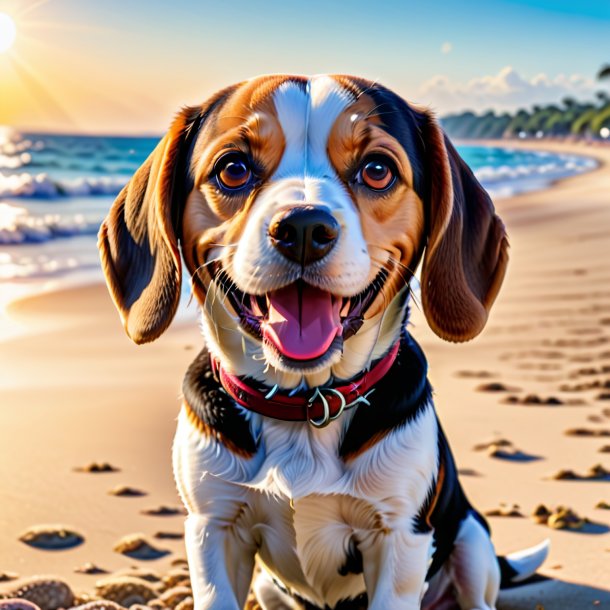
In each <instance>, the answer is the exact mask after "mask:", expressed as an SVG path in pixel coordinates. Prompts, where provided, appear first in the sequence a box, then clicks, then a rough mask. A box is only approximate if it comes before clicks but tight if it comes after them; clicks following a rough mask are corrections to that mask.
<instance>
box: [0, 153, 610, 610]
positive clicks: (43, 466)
mask: <svg viewBox="0 0 610 610" xmlns="http://www.w3.org/2000/svg"><path fill="white" fill-rule="evenodd" d="M505 144H506V143H505V142H503V145H505ZM515 144H519V143H515ZM522 144H525V145H530V143H522ZM536 144H538V142H536ZM561 148H562V151H565V152H570V154H576V153H574V150H573V149H572V150H571V151H568V145H566V144H565V143H562V144H561ZM590 152H591V153H592V154H591V156H595V157H599V159H598V161H599V163H600V165H599V167H597V168H596V169H593V170H591V171H589V172H586V173H581V174H578V175H575V176H570V177H567V178H563V179H560V180H558V181H556V182H555V183H554V184H553V185H552V186H550V187H549V188H547V189H544V190H538V191H529V192H527V193H522V194H519V195H516V196H514V197H510V198H500V199H498V200H497V201H496V208H497V210H498V212H499V214H500V215H501V217H502V219H503V220H504V221H505V223H506V225H507V228H508V232H509V238H510V242H511V250H510V256H511V262H510V264H509V271H508V274H507V278H506V282H505V285H504V286H503V288H502V290H501V292H500V296H499V297H498V300H497V302H496V304H495V306H494V309H493V310H492V312H491V316H490V320H489V322H488V325H487V328H486V329H485V331H484V332H483V333H482V335H481V336H480V337H478V338H477V339H475V340H474V341H472V342H469V343H466V344H460V345H455V344H449V343H446V342H443V341H441V340H440V339H438V338H437V337H436V336H434V335H433V334H432V332H431V331H430V329H429V328H428V327H427V324H426V322H425V320H424V319H423V316H422V315H421V312H420V311H419V310H418V309H417V307H413V315H412V318H411V326H410V331H411V332H412V334H413V336H414V337H415V339H416V340H417V341H418V343H420V344H421V345H422V347H423V349H424V352H425V354H426V357H427V359H428V362H429V365H430V379H431V383H432V385H433V387H434V389H435V406H436V409H437V412H438V413H439V417H440V419H441V421H442V425H443V427H444V429H445V431H446V433H447V436H448V438H449V442H450V444H451V447H452V450H453V452H454V454H455V456H456V460H457V463H458V467H459V469H460V471H461V481H462V484H463V486H464V487H465V489H466V492H467V494H468V496H469V498H470V499H471V501H472V503H473V505H474V506H476V507H477V509H479V510H480V511H481V512H483V513H485V512H488V511H490V510H491V511H493V510H494V509H498V508H501V507H502V505H504V506H505V507H511V506H512V505H513V504H516V505H518V508H516V509H515V510H516V511H517V512H518V513H520V514H521V515H522V517H506V516H491V517H488V521H489V522H490V525H491V528H492V532H493V540H494V543H495V545H496V549H497V551H498V552H499V553H501V554H505V553H509V552H512V551H515V550H518V549H521V548H527V547H530V546H533V545H535V544H537V543H539V542H541V541H542V540H544V539H545V538H550V539H551V541H552V546H551V555H550V558H549V560H548V561H547V562H546V563H545V564H544V565H543V567H542V569H541V571H540V573H541V574H542V575H544V576H546V577H548V578H551V579H553V580H550V581H546V582H540V583H537V584H534V585H529V586H527V587H520V588H517V589H513V590H510V591H507V592H505V593H503V595H502V598H501V602H500V603H499V604H498V610H525V609H528V610H531V608H533V607H534V606H535V605H536V603H540V604H542V605H543V606H544V607H545V608H546V609H547V610H559V609H560V610H572V609H574V610H581V609H582V608H585V607H590V606H591V605H592V604H593V602H594V601H596V600H597V601H600V600H601V603H602V604H606V603H607V604H610V591H609V590H608V584H607V574H608V570H610V551H609V550H608V549H609V548H610V511H608V510H607V509H601V508H595V506H596V503H598V502H601V501H606V502H610V497H608V492H607V487H608V485H607V483H606V484H605V485H604V482H600V481H595V480H582V481H571V480H558V479H555V478H553V477H554V475H555V474H556V473H557V472H559V471H560V470H565V469H569V470H573V471H574V472H575V473H576V474H579V475H580V474H583V473H586V472H588V469H590V468H591V467H592V466H594V465H595V464H597V463H600V464H602V465H604V467H605V468H607V469H610V459H609V456H610V452H608V453H601V452H600V449H601V448H602V447H603V446H604V445H608V444H610V439H609V438H602V436H601V432H603V431H604V430H610V409H609V408H608V407H610V403H609V402H608V401H607V400H605V399H604V400H602V399H599V398H598V396H599V395H601V394H602V393H603V392H604V391H605V390H604V388H603V384H604V383H606V380H607V379H608V378H609V377H610V374H608V373H604V372H603V371H604V370H605V368H604V367H607V369H608V371H610V290H607V289H606V287H607V286H608V283H609V281H610V262H607V258H608V257H607V252H608V251H610V243H609V242H610V231H609V228H610V201H608V195H607V194H608V192H610V175H608V171H607V170H608V167H609V166H610V148H603V147H599V148H593V149H592V150H591V151H590ZM8 311H9V314H10V316H11V319H16V320H18V321H19V323H20V324H22V325H23V326H24V328H25V329H26V330H27V331H28V332H27V334H23V335H19V336H16V337H12V338H10V339H7V340H5V341H0V358H1V359H2V362H3V367H2V370H0V404H1V405H2V407H3V408H2V409H0V429H2V430H4V431H5V432H6V434H5V437H6V438H5V441H4V442H3V443H2V444H0V477H2V481H3V484H4V489H5V497H6V500H5V501H4V502H3V503H2V504H1V505H0V521H1V522H2V523H3V531H2V537H1V538H0V572H2V571H7V572H17V573H19V574H20V575H21V576H22V577H27V576H30V575H32V574H41V573H42V574H49V573H51V574H56V575H58V576H60V577H62V578H64V579H66V580H67V581H68V582H70V583H71V584H74V586H75V589H76V590H84V591H92V590H93V589H94V584H95V582H96V581H97V580H98V579H99V578H101V577H103V576H95V575H90V574H82V573H75V572H74V569H75V568H76V567H79V566H82V565H83V564H84V563H86V562H94V563H96V564H97V565H99V566H100V567H102V568H105V569H106V570H108V571H110V572H113V573H115V572H117V571H119V570H125V569H128V568H129V567H130V566H131V565H133V564H134V563H136V564H137V565H139V566H140V567H141V568H144V569H148V568H150V569H152V570H154V571H159V572H162V571H166V570H167V569H169V568H170V564H171V562H172V561H173V560H176V559H179V558H182V557H184V548H183V542H182V540H179V539H176V540H168V539H157V538H155V537H154V536H155V534H156V533H160V532H161V533H162V532H166V533H167V532H173V533H175V534H177V533H179V532H180V531H182V526H183V525H182V521H183V517H182V516H180V515H178V516H170V517H160V516H156V517H155V516H153V517H151V516H145V515H142V514H141V512H140V511H141V510H144V509H148V508H151V507H154V506H158V505H160V504H164V505H169V506H179V504H180V502H179V499H178V497H177V493H176V490H175V486H174V482H173V478H172V474H171V444H172V438H173V434H174V430H175V418H176V415H177V413H178V409H179V398H178V397H179V394H180V385H181V380H182V378H183V376H184V373H185V371H186V368H187V366H188V365H189V364H190V362H191V361H192V360H193V359H194V357H195V355H196V353H197V351H198V349H199V348H200V347H201V345H202V341H203V340H202V337H201V334H200V331H199V328H198V325H197V323H196V322H195V321H194V320H193V321H192V322H187V323H184V324H182V323H179V324H176V323H174V324H172V326H171V327H170V329H169V330H168V331H167V332H166V333H165V334H164V335H163V336H162V337H161V338H160V339H159V340H158V341H156V342H154V343H152V344H148V345H145V346H139V347H138V346H135V345H133V344H132V343H131V342H130V341H129V340H128V339H127V337H126V336H125V334H124V332H123V330H122V328H121V324H120V321H119V316H118V314H117V313H116V311H115V309H114V306H113V305H112V303H111V300H110V297H109V295H108V292H107V290H106V287H105V285H103V284H102V283H94V284H92V285H88V286H84V287H83V286H77V287H73V288H69V289H65V290H58V291H55V292H47V293H43V294H38V295H34V296H31V297H27V298H23V299H18V300H13V301H11V304H10V305H9V306H8ZM494 384H496V385H495V386H494ZM596 384H597V385H596ZM486 386H488V387H496V388H498V387H500V388H503V389H499V390H498V389H496V390H490V389H484V388H485V387H486ZM562 388H563V389H562ZM513 397H514V398H515V400H517V401H518V402H510V401H509V399H512V398H513ZM528 397H529V400H530V402H527V401H525V399H526V398H528ZM536 397H538V399H539V400H540V402H538V403H537V402H535V398H536ZM550 398H554V399H556V401H558V402H557V403H556V404H551V403H548V404H547V403H546V402H545V401H546V400H548V399H550ZM573 429H585V430H588V431H599V432H600V436H595V435H593V436H572V435H569V434H566V431H569V430H573ZM501 439H504V440H507V441H509V442H510V443H512V445H509V448H508V449H504V450H505V451H507V452H508V453H509V454H510V450H511V447H512V448H514V449H515V450H517V451H518V452H520V453H516V455H517V456H518V457H517V458H514V459H513V458H511V457H508V458H507V457H498V456H494V455H491V451H489V450H483V451H480V450H475V449H474V446H475V445H477V444H480V443H486V442H489V441H493V440H496V441H497V440H501ZM92 461H99V462H101V461H107V462H110V463H111V464H113V465H115V466H117V467H119V468H120V471H119V472H116V473H101V474H88V473H77V472H74V468H76V467H79V466H83V465H85V464H88V463H90V462H92ZM118 485H129V486H132V487H134V488H137V489H140V490H142V491H143V492H145V493H146V495H144V496H141V497H117V496H114V495H111V494H109V491H111V489H113V488H115V487H116V486H118ZM538 504H545V505H548V506H549V507H556V506H558V505H562V504H563V505H568V506H570V507H571V508H573V509H574V510H575V511H576V513H577V514H578V515H580V516H582V517H586V518H588V519H589V520H590V524H587V525H586V526H584V527H583V528H582V529H580V530H556V529H553V528H550V527H547V526H544V525H539V524H536V523H534V522H533V520H532V519H531V518H530V515H531V513H532V512H533V511H534V509H535V508H536V506H537V505H538ZM44 523H59V524H64V525H66V526H70V527H73V528H75V529H76V530H78V531H79V532H81V533H82V534H83V535H84V537H85V541H84V543H83V544H81V545H80V546H78V547H75V548H73V549H68V550H65V551H42V550H39V549H34V548H31V547H28V546H27V545H25V544H24V543H22V542H20V541H19V540H18V537H19V535H20V534H22V533H23V531H25V530H26V529H28V528H30V527H32V526H35V525H39V524H44ZM137 532H143V533H144V534H145V535H146V536H147V538H148V539H149V540H150V541H151V542H152V543H153V544H155V546H157V547H162V548H166V549H168V550H169V551H170V554H169V555H167V556H166V557H163V558H161V559H158V560H153V561H148V562H145V561H141V560H134V559H132V558H128V557H125V556H123V555H121V554H119V553H116V552H114V551H113V546H114V545H115V544H116V543H117V542H118V540H119V539H120V538H121V537H122V536H125V535H128V534H133V533H137ZM10 584H11V583H10V582H9V583H6V585H10ZM601 607H604V606H603V605H602V606H601Z"/></svg>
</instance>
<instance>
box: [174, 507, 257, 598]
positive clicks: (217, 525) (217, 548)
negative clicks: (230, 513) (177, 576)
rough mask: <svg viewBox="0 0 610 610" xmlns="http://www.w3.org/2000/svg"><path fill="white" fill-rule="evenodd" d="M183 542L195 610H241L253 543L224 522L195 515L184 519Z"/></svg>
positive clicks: (252, 560) (245, 592)
mask: <svg viewBox="0 0 610 610" xmlns="http://www.w3.org/2000/svg"><path fill="white" fill-rule="evenodd" d="M185 540H186V553H187V556H188V561H189V568H190V573H191V583H192V588H193V598H194V602H195V610H241V609H242V608H243V606H244V603H245V601H246V597H247V595H248V590H249V588H250V582H251V580H252V572H253V570H254V555H255V553H256V546H255V545H254V543H253V542H252V541H251V540H244V539H243V538H242V537H241V536H239V535H238V533H237V532H236V531H235V529H233V528H231V527H230V525H229V524H228V523H227V522H226V521H225V520H215V519H211V518H209V517H208V516H204V515H198V514H191V515H189V516H188V517H187V519H186V524H185Z"/></svg>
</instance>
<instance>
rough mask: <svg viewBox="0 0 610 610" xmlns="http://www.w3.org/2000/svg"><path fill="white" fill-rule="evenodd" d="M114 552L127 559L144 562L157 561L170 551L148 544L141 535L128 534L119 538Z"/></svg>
mask: <svg viewBox="0 0 610 610" xmlns="http://www.w3.org/2000/svg"><path fill="white" fill-rule="evenodd" d="M114 550H115V551H116V552H117V553H121V554H123V555H127V556H128V557H132V558H134V559H144V560H150V559H159V558H160V557H164V556H165V555H169V553H170V551H168V550H166V549H159V548H157V547H156V546H154V545H153V544H151V543H150V542H148V540H146V538H145V537H144V535H143V534H130V535H128V536H125V537H124V538H121V540H119V542H117V544H116V545H115V546H114Z"/></svg>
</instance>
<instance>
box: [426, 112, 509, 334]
mask: <svg viewBox="0 0 610 610" xmlns="http://www.w3.org/2000/svg"><path fill="white" fill-rule="evenodd" d="M422 136H423V141H424V146H425V168H424V172H425V174H426V176H427V181H428V185H427V197H428V199H429V200H428V201H427V213H428V243H427V247H426V253H425V256H424V263H423V268H422V280H421V287H422V303H423V308H424V313H425V315H426V319H427V320H428V323H429V324H430V327H431V328H432V330H433V331H434V332H435V333H436V334H437V335H438V336H439V337H441V338H443V339H446V340H448V341H468V340H469V339H472V338H473V337H475V336H476V335H478V334H479V333H480V332H481V331H482V330H483V327H484V326H485V323H486V322H487V316H488V313H489V310H490V308H491V306H492V305H493V302H494V300H495V298H496V295H497V294H498V290H499V289H500V286H501V284H502V280H503V279H504V274H505V271H506V264H507V262H508V252H507V249H508V240H507V237H506V231H505V229H504V224H503V223H502V221H501V220H500V218H498V216H496V214H495V210H494V206H493V204H492V202H491V199H490V198H489V195H488V194H487V193H486V192H485V190H484V189H483V187H482V186H481V185H480V184H479V182H478V181H477V179H476V178H475V177H474V175H473V173H472V171H471V170H470V168H469V167H468V166H467V165H466V163H464V161H463V160H462V158H461V157H460V155H459V154H458V153H457V151H456V150H455V148H454V147H453V145H452V144H451V142H449V140H448V139H447V137H446V136H445V134H444V133H443V131H442V129H441V128H440V126H439V125H438V124H437V122H436V120H435V119H434V117H432V116H431V115H430V114H425V120H424V123H423V125H422Z"/></svg>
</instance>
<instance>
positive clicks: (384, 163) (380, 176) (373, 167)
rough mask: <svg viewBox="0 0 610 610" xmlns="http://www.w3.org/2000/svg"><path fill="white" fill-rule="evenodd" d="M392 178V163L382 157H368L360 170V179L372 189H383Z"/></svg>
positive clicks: (389, 183) (388, 184)
mask: <svg viewBox="0 0 610 610" xmlns="http://www.w3.org/2000/svg"><path fill="white" fill-rule="evenodd" d="M394 178H395V174H394V171H393V164H392V163H391V162H390V161H389V160H385V159H384V158H382V157H379V158H373V159H369V160H368V161H367V162H366V163H365V164H364V166H363V167H362V170H361V172H360V181H361V182H362V183H363V184H364V185H366V186H368V187H369V188H370V189H372V190H374V191H384V190H385V189H387V188H388V187H389V186H390V185H391V184H392V183H393V182H394Z"/></svg>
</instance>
